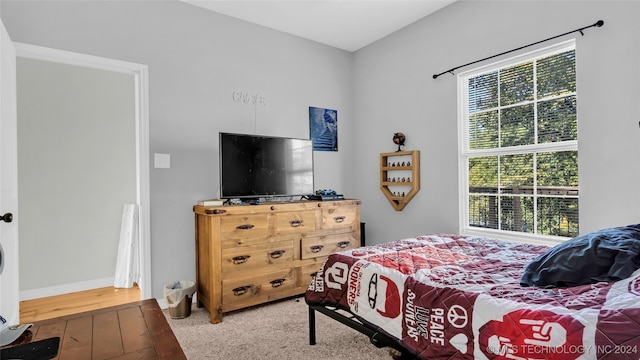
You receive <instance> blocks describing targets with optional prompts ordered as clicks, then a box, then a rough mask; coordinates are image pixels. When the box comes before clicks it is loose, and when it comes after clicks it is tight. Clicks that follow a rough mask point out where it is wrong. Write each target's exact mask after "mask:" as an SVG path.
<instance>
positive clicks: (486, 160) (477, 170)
mask: <svg viewBox="0 0 640 360" xmlns="http://www.w3.org/2000/svg"><path fill="white" fill-rule="evenodd" d="M497 192H498V157H497V156H486V157H475V158H469V193H497Z"/></svg>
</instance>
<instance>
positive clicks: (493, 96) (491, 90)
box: [468, 71, 498, 114]
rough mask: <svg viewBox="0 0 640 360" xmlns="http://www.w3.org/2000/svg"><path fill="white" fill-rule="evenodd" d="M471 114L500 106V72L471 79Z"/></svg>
mask: <svg viewBox="0 0 640 360" xmlns="http://www.w3.org/2000/svg"><path fill="white" fill-rule="evenodd" d="M468 100H469V113H471V114H473V113H474V112H477V111H482V110H486V109H491V108H495V107H496V106H498V72H497V71H496V72H492V73H489V74H484V75H480V76H477V77H475V78H472V79H469V99H468Z"/></svg>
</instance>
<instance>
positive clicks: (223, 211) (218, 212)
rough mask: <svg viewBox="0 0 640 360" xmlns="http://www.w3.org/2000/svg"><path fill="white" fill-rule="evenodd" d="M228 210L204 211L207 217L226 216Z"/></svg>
mask: <svg viewBox="0 0 640 360" xmlns="http://www.w3.org/2000/svg"><path fill="white" fill-rule="evenodd" d="M226 212H227V210H220V209H207V210H205V211H204V213H205V214H207V215H212V214H213V215H220V214H224V213H226Z"/></svg>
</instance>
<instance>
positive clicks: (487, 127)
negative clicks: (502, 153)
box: [469, 111, 498, 150]
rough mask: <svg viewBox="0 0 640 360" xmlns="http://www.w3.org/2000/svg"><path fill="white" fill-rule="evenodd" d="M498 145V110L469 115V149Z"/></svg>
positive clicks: (495, 146)
mask: <svg viewBox="0 0 640 360" xmlns="http://www.w3.org/2000/svg"><path fill="white" fill-rule="evenodd" d="M497 147H498V112H497V111H491V112H486V113H481V114H476V115H472V116H470V117H469V149H472V150H477V149H492V148H497Z"/></svg>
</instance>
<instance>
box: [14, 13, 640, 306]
mask: <svg viewBox="0 0 640 360" xmlns="http://www.w3.org/2000/svg"><path fill="white" fill-rule="evenodd" d="M550 9H553V10H550ZM639 13H640V4H638V3H635V2H611V1H606V2H596V1H584V2H581V1H567V2H559V1H554V2H543V1H532V2H527V1H517V2H506V1H496V2H485V1H459V2H457V3H455V4H453V5H451V6H449V7H446V8H444V9H443V10H441V11H439V12H437V13H435V14H433V15H431V16H429V17H427V18H425V19H423V20H420V21H418V22H416V23H414V24H412V25H411V26H409V27H407V28H405V29H403V30H401V31H398V32H396V33H394V34H392V35H390V36H388V37H386V38H384V39H382V40H380V41H378V42H376V43H374V44H372V45H370V46H368V47H366V48H364V49H362V50H360V51H358V52H356V53H353V54H350V53H347V52H344V51H340V50H337V49H333V48H330V47H326V46H323V45H319V44H316V43H313V42H310V41H306V40H302V39H299V38H296V37H293V36H289V35H285V34H282V33H279V32H276V31H272V30H269V29H265V28H262V27H259V26H255V25H251V24H248V23H244V22H241V21H238V20H234V19H232V18H229V17H225V16H222V15H218V14H215V13H209V12H206V11H204V10H202V9H198V8H196V7H191V6H188V5H185V4H180V3H175V2H168V1H159V2H135V3H131V2H112V3H99V2H98V3H96V2H91V3H89V4H87V3H80V2H42V3H41V2H32V1H30V2H11V1H3V2H2V19H3V21H4V23H5V26H6V27H7V29H8V31H9V34H10V35H11V36H12V37H13V39H14V40H16V41H21V42H26V43H32V44H36V45H42V46H48V47H54V48H60V49H64V50H71V51H76V52H82V53H87V54H93V55H99V56H104V57H110V58H115V59H121V60H126V61H131V62H138V63H142V64H148V65H149V77H150V107H151V109H150V111H151V116H150V128H151V132H150V141H151V149H150V150H151V153H154V152H161V153H170V154H171V169H152V171H151V199H152V203H151V212H152V213H151V222H152V225H151V226H152V227H151V242H152V259H153V261H152V272H153V286H154V295H155V296H156V297H161V296H162V285H163V284H164V283H165V282H168V281H171V280H174V279H182V278H185V279H193V278H194V276H195V274H194V273H195V270H194V267H193V261H194V244H193V243H194V241H193V217H192V214H191V205H192V204H193V202H194V201H195V200H196V199H199V198H203V197H210V196H212V195H214V194H215V192H216V190H217V187H218V179H217V155H218V154H217V140H216V136H217V132H218V131H236V132H253V130H254V129H255V130H256V132H258V133H273V134H278V135H283V136H301V137H306V136H308V115H307V108H308V106H318V107H328V108H333V109H337V110H338V123H339V137H340V145H339V146H340V151H339V152H337V153H320V152H316V159H315V160H316V188H325V187H330V188H334V189H336V190H338V191H339V192H343V193H344V194H346V195H348V196H350V197H358V198H361V199H362V200H363V206H362V219H363V221H365V222H366V223H367V231H366V235H367V242H368V243H380V242H383V241H387V240H392V239H396V238H399V237H404V236H413V235H416V234H420V233H427V232H438V231H446V232H457V230H458V190H457V151H458V147H457V114H456V110H457V107H456V106H457V105H456V96H457V92H456V79H455V77H452V76H448V75H447V76H443V77H441V78H438V79H437V80H433V79H432V78H431V76H432V75H433V74H434V73H438V72H440V71H443V70H446V69H449V68H451V67H453V66H455V65H459V64H463V63H466V62H469V61H473V60H476V59H479V58H482V57H485V56H489V55H493V54H495V53H499V52H502V51H505V50H508V49H511V48H514V47H518V46H521V45H524V44H528V43H532V42H534V41H538V40H541V39H543V38H546V37H549V36H553V35H556V34H559V33H563V32H566V31H568V30H572V29H575V28H578V27H581V26H584V25H587V24H591V23H595V21H596V20H598V19H603V20H605V22H606V23H605V26H604V27H603V28H600V29H594V30H589V31H587V32H586V33H585V36H584V37H580V38H579V39H578V43H577V53H578V69H577V70H578V94H579V100H578V101H579V103H578V104H579V105H578V106H579V110H578V112H579V119H580V120H579V121H580V125H579V126H580V128H579V141H580V176H581V199H580V204H581V214H580V215H581V219H580V221H581V230H582V231H588V230H592V229H595V228H599V227H604V226H611V225H618V224H626V223H632V222H637V221H638V214H640V189H638V188H637V186H636V185H637V184H638V183H640V169H638V166H637V164H639V163H640V137H639V136H640V133H639V130H638V120H639V119H640V116H639V115H640V114H638V112H639V111H640V107H639V106H638V105H637V104H638V99H639V98H640V87H639V86H638V79H639V75H640V74H639V73H638V72H639V66H638V64H639V63H640V49H639V46H640V41H639V40H640V39H638V36H639V34H640V31H639V28H640V24H638V22H637V16H638V14H639ZM51 14H56V15H55V16H51ZM236 90H238V91H245V92H252V93H257V94H261V95H263V96H265V98H266V106H263V107H254V106H251V105H247V104H241V103H237V102H234V101H233V99H232V92H233V91H236ZM396 131H402V132H404V133H405V134H406V135H407V137H408V139H407V143H406V147H405V148H406V149H418V150H420V151H421V157H422V164H421V165H422V172H421V178H422V189H421V191H420V192H419V193H418V194H417V196H416V197H415V198H414V199H413V200H412V202H411V203H410V204H409V205H408V206H407V207H406V208H405V209H404V210H403V211H402V212H395V211H394V210H393V208H392V207H391V206H390V205H389V203H388V202H387V200H386V199H385V198H384V197H383V195H382V193H381V192H380V190H379V184H378V178H379V169H378V165H379V153H380V152H387V151H393V150H395V146H394V145H393V143H392V141H391V138H392V134H393V133H394V132H396Z"/></svg>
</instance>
